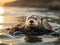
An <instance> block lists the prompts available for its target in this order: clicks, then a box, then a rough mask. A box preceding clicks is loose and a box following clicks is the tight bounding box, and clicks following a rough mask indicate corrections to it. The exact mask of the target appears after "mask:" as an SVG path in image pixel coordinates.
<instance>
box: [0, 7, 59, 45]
mask: <svg viewBox="0 0 60 45" xmlns="http://www.w3.org/2000/svg"><path fill="white" fill-rule="evenodd" d="M31 14H35V15H40V16H42V17H44V18H45V19H47V21H48V23H49V24H50V25H51V26H52V28H53V30H56V31H57V32H59V30H60V12H59V11H40V9H39V8H26V7H25V8H21V7H20V8H19V7H5V13H4V14H3V15H0V29H3V28H7V27H10V26H12V25H14V24H16V23H18V22H24V20H25V19H26V16H28V15H31ZM8 32H9V31H5V30H0V40H1V41H0V45H60V38H55V37H53V36H51V35H48V36H47V35H44V36H41V37H42V38H43V42H36V43H26V42H24V37H25V36H21V37H20V38H14V37H12V36H10V35H9V34H8Z"/></svg>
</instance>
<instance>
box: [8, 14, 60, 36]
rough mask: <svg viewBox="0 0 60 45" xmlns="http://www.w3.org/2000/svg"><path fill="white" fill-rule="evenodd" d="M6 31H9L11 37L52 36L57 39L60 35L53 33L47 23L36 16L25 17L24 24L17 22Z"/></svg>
mask: <svg viewBox="0 0 60 45" xmlns="http://www.w3.org/2000/svg"><path fill="white" fill-rule="evenodd" d="M7 30H11V31H10V32H9V34H11V35H19V34H23V35H34V36H35V35H44V34H47V35H49V34H51V35H53V36H57V37H59V36H60V34H59V33H57V32H55V31H53V30H52V27H51V26H50V25H49V24H48V22H47V21H46V20H45V19H44V18H43V17H41V16H38V15H30V16H27V18H26V20H25V22H19V23H18V24H15V25H13V26H11V28H7Z"/></svg>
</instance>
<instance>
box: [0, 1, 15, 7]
mask: <svg viewBox="0 0 60 45" xmlns="http://www.w3.org/2000/svg"><path fill="white" fill-rule="evenodd" d="M12 1H16V0H0V6H3V5H4V4H5V3H7V2H12Z"/></svg>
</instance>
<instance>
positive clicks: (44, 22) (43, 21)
mask: <svg viewBox="0 0 60 45" xmlns="http://www.w3.org/2000/svg"><path fill="white" fill-rule="evenodd" d="M42 25H43V27H44V28H45V29H46V30H52V27H51V26H50V24H48V22H46V20H45V19H43V20H42Z"/></svg>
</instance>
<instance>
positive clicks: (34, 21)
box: [25, 15, 42, 27]
mask: <svg viewBox="0 0 60 45" xmlns="http://www.w3.org/2000/svg"><path fill="white" fill-rule="evenodd" d="M41 19H42V18H41V16H40V17H39V16H37V15H30V16H28V17H27V19H26V21H25V26H26V27H38V26H40V25H41Z"/></svg>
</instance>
